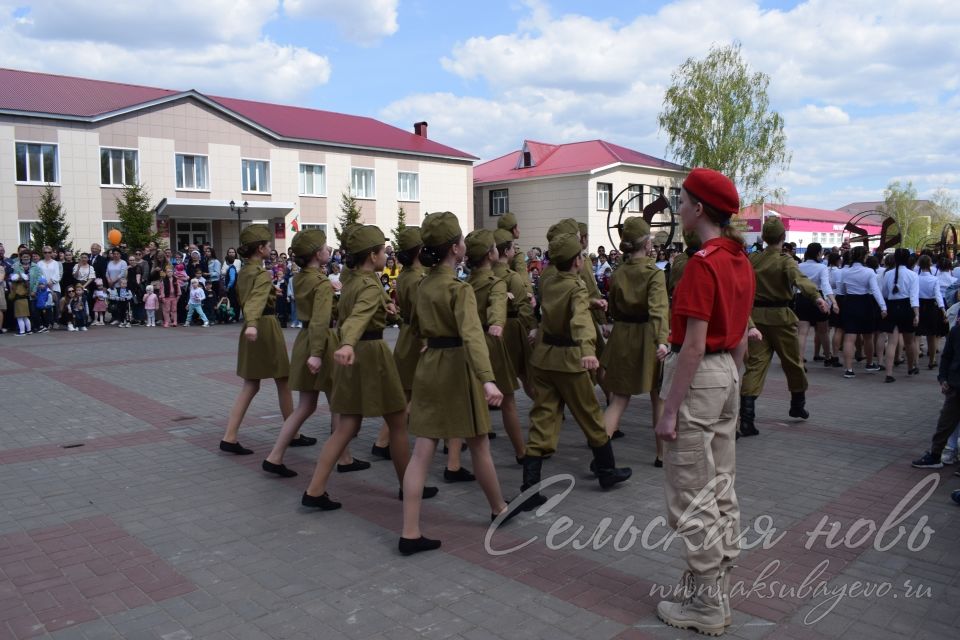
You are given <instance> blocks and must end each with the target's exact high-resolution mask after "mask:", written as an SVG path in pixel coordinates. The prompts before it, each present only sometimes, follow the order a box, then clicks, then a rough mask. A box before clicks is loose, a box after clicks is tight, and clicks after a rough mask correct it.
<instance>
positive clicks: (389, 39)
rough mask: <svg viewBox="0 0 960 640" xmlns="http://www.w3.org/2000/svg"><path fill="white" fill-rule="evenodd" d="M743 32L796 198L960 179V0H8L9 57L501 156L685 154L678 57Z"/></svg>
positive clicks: (7, 62) (0, 15)
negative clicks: (372, 124) (326, 116)
mask: <svg viewBox="0 0 960 640" xmlns="http://www.w3.org/2000/svg"><path fill="white" fill-rule="evenodd" d="M733 41H738V42H740V43H741V44H742V48H743V49H742V50H743V55H744V57H745V59H746V60H747V62H748V63H749V64H750V65H751V66H752V67H753V68H754V69H756V70H760V71H763V72H765V73H767V74H769V75H770V78H771V82H770V96H771V105H772V107H773V108H775V109H777V110H778V111H780V112H781V113H782V114H783V116H784V118H785V121H786V130H787V135H788V140H789V145H790V148H791V150H792V152H793V160H792V163H791V165H790V168H789V170H788V171H786V172H785V173H782V174H779V175H771V176H770V183H771V185H772V186H777V187H782V188H784V189H785V190H786V192H787V198H786V200H787V202H789V203H791V204H799V205H806V206H817V207H823V208H836V207H839V206H841V205H844V204H846V203H848V202H851V201H857V200H876V199H881V198H882V192H883V189H884V187H885V186H886V185H887V184H888V183H889V182H890V181H891V180H897V179H899V180H911V181H913V182H914V184H915V185H916V187H917V188H918V190H919V192H920V193H921V195H923V196H929V195H930V194H931V193H933V192H934V191H935V190H937V189H939V188H943V189H946V190H947V191H948V192H949V193H951V194H953V195H954V196H955V197H956V196H960V166H958V162H957V159H956V157H957V156H956V152H955V150H956V149H957V148H958V147H960V128H958V127H956V125H955V123H956V121H957V115H958V110H960V2H954V1H950V2H944V1H942V0H885V1H884V2H879V3H878V2H875V1H868V0H846V1H844V2H838V1H836V0H805V1H803V2H757V1H756V0H673V1H671V2H622V1H621V2H614V1H612V0H594V1H593V2H573V1H572V0H553V1H551V0H488V1H486V2H482V3H481V2H448V1H440V0H410V1H405V0H282V2H281V0H205V1H204V2H196V0H166V1H165V2H159V1H157V0H143V1H141V2H136V3H133V2H121V3H102V4H95V3H90V2H89V1H88V0H55V1H54V0H32V1H31V0H20V1H19V2H13V3H11V2H8V1H7V0H0V65H3V66H8V67H14V68H21V69H33V70H42V71H50V72H54V73H65V74H70V75H80V76H86V77H94V78H102V79H110V80H119V81H125V82H131V83H139V84H149V85H155V86H165V87H170V88H175V89H187V88H195V89H198V90H200V91H202V92H208V93H216V94H221V95H228V96H235V97H246V98H253V99H262V100H268V101H275V102H282V103H287V104H299V105H303V106H311V107H316V108H321V109H329V110H334V111H343V112H347V113H355V114H364V115H370V116H374V117H376V118H379V119H382V120H385V121H387V122H390V123H391V124H395V125H397V126H401V127H404V128H409V127H410V126H411V125H412V123H413V122H414V121H416V120H421V119H425V120H427V121H429V122H430V125H431V126H430V136H431V137H432V138H435V139H437V140H439V141H441V142H443V143H445V144H449V145H451V146H455V147H457V148H460V149H463V150H464V151H468V152H470V153H473V154H474V155H478V156H480V157H481V158H482V159H490V158H492V157H496V156H498V155H501V154H503V153H506V152H508V151H511V150H514V149H517V148H519V147H520V145H521V144H522V141H523V140H524V139H525V138H530V139H535V140H542V141H547V142H572V141H575V140H584V139H592V138H603V139H606V140H610V141H612V142H616V143H618V144H623V145H625V146H628V147H632V148H635V149H637V150H640V151H643V152H646V153H650V154H652V155H656V156H661V157H666V155H667V154H666V149H665V140H664V137H663V136H662V135H661V134H660V133H659V132H658V130H657V125H656V117H657V113H658V112H659V110H660V107H661V104H662V96H663V91H664V90H665V88H666V86H667V85H668V83H669V80H670V74H671V72H672V71H673V70H674V69H675V68H676V67H677V66H678V65H679V64H680V63H681V62H683V60H685V59H686V58H688V57H691V56H692V57H702V56H704V55H705V54H706V53H707V51H708V50H709V49H710V47H711V45H715V44H717V45H723V44H727V43H729V42H733Z"/></svg>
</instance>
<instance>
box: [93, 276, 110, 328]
mask: <svg viewBox="0 0 960 640" xmlns="http://www.w3.org/2000/svg"><path fill="white" fill-rule="evenodd" d="M96 287H97V288H96V289H95V290H94V292H93V317H94V320H93V324H94V326H101V327H102V326H103V325H104V324H105V322H104V321H105V319H106V318H105V316H106V313H107V291H106V289H104V288H103V280H102V279H101V278H97V280H96Z"/></svg>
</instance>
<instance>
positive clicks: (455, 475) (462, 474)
mask: <svg viewBox="0 0 960 640" xmlns="http://www.w3.org/2000/svg"><path fill="white" fill-rule="evenodd" d="M476 479H477V477H476V476H475V475H473V474H472V473H470V472H469V471H468V470H467V469H466V468H464V467H460V468H459V469H457V470H456V471H450V469H444V470H443V480H444V482H473V481H474V480H476Z"/></svg>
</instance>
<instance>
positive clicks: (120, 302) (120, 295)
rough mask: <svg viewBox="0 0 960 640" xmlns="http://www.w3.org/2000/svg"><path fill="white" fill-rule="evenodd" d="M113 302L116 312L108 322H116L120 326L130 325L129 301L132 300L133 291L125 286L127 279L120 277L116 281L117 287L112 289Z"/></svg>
mask: <svg viewBox="0 0 960 640" xmlns="http://www.w3.org/2000/svg"><path fill="white" fill-rule="evenodd" d="M113 291H114V292H115V294H114V296H115V297H114V302H115V304H116V309H117V313H116V315H115V316H114V318H113V322H111V323H110V324H116V325H118V326H120V327H124V328H129V327H130V302H131V301H132V300H133V292H132V291H130V289H129V288H128V287H127V279H126V278H120V280H119V282H117V288H116V289H113Z"/></svg>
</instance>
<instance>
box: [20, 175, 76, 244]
mask: <svg viewBox="0 0 960 640" xmlns="http://www.w3.org/2000/svg"><path fill="white" fill-rule="evenodd" d="M69 238H70V225H68V224H67V215H66V212H65V211H64V210H63V204H62V203H61V202H60V200H59V199H58V198H57V194H56V193H55V192H54V190H53V187H52V186H50V185H49V184H48V185H47V186H46V188H45V189H44V190H43V193H42V194H41V195H40V204H39V205H37V223H36V224H34V225H33V229H32V232H31V234H30V244H31V248H32V249H33V250H34V251H36V252H38V253H40V252H42V251H43V247H45V246H47V247H51V248H52V249H53V250H54V251H56V250H58V249H64V250H68V251H72V250H73V243H72V242H70V241H69Z"/></svg>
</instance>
